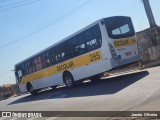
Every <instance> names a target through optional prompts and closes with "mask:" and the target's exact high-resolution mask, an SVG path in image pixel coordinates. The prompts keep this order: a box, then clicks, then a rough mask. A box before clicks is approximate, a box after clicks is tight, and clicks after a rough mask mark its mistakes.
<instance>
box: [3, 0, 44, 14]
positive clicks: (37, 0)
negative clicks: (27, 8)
mask: <svg viewBox="0 0 160 120" xmlns="http://www.w3.org/2000/svg"><path fill="white" fill-rule="evenodd" d="M39 1H41V0H34V1H31V2H27V3H23V4H20V5H15V6H13V7H9V8H5V9H2V10H0V12H4V11H7V10H10V9H14V8H18V7H22V6H24V5H28V4H32V3H36V2H39Z"/></svg>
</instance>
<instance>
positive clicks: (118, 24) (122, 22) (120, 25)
mask: <svg viewBox="0 0 160 120" xmlns="http://www.w3.org/2000/svg"><path fill="white" fill-rule="evenodd" d="M104 22H105V26H106V29H107V32H108V36H109V37H110V38H113V39H119V38H126V37H131V36H134V34H135V31H134V28H133V25H132V21H131V19H130V18H129V17H120V16H118V17H111V18H107V19H104Z"/></svg>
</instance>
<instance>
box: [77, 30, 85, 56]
mask: <svg viewBox="0 0 160 120" xmlns="http://www.w3.org/2000/svg"><path fill="white" fill-rule="evenodd" d="M78 43H79V47H78V48H77V49H78V52H79V54H80V55H81V54H84V53H86V52H87V47H86V41H85V37H84V33H82V34H80V35H79V36H78Z"/></svg>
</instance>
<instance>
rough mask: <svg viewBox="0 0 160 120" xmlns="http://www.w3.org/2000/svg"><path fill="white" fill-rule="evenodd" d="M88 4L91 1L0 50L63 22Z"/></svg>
mask: <svg viewBox="0 0 160 120" xmlns="http://www.w3.org/2000/svg"><path fill="white" fill-rule="evenodd" d="M90 2H91V0H87V1H86V2H84V3H83V4H81V5H80V6H78V7H76V8H74V9H73V10H71V11H70V12H68V13H67V14H65V15H63V16H61V17H59V18H57V19H56V20H54V21H52V22H51V23H49V24H47V25H45V26H43V27H41V28H39V29H37V30H35V31H33V32H31V33H29V34H27V35H25V36H23V37H21V38H19V39H17V40H14V41H12V42H9V43H7V44H5V45H2V46H0V49H2V48H5V47H8V46H10V45H12V44H15V43H17V42H19V41H21V40H24V39H26V38H29V37H31V36H33V35H34V34H37V33H39V32H41V31H43V30H45V29H47V28H48V27H50V26H52V25H54V24H56V23H57V22H59V21H61V20H63V19H64V18H65V17H67V16H69V15H71V14H73V13H75V12H77V11H78V10H79V9H81V8H83V7H84V6H86V5H87V4H89V3H90Z"/></svg>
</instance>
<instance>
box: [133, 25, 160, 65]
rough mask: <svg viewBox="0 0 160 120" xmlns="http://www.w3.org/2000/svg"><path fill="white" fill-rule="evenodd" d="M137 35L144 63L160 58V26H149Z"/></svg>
mask: <svg viewBox="0 0 160 120" xmlns="http://www.w3.org/2000/svg"><path fill="white" fill-rule="evenodd" d="M136 35H137V39H138V48H139V51H140V54H141V57H142V63H143V64H147V63H149V62H154V61H157V60H160V27H158V29H157V27H154V28H148V29H145V30H143V31H140V32H137V33H136Z"/></svg>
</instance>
